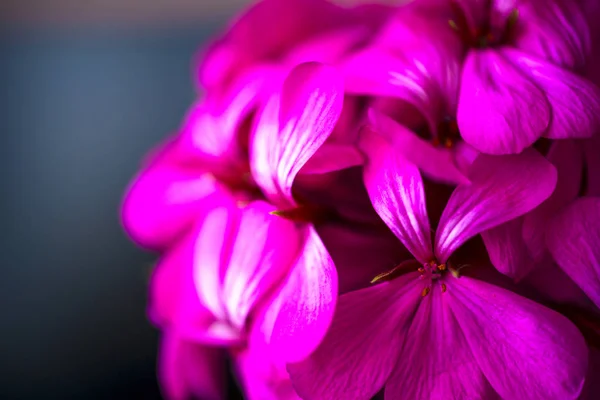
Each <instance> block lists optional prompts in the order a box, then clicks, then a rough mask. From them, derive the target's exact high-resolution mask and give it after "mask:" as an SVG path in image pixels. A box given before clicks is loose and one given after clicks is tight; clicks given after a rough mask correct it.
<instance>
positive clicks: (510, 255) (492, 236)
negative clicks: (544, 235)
mask: <svg viewBox="0 0 600 400" xmlns="http://www.w3.org/2000/svg"><path fill="white" fill-rule="evenodd" d="M522 230H523V218H515V219H513V220H511V221H508V222H505V223H504V224H502V225H499V226H497V227H495V228H492V229H489V230H487V231H483V232H481V237H482V238H483V242H484V243H485V248H486V250H487V252H488V254H489V257H490V261H491V262H492V265H494V267H496V269H497V270H498V271H500V272H502V273H503V274H504V275H507V276H510V277H511V278H513V279H514V280H515V281H519V280H521V279H522V278H523V277H525V276H526V275H527V274H528V273H529V272H530V271H531V270H532V269H534V268H535V266H536V264H535V262H534V261H533V260H532V259H531V258H530V257H529V252H528V250H527V246H526V245H525V241H524V240H523V236H522V235H521V232H522Z"/></svg>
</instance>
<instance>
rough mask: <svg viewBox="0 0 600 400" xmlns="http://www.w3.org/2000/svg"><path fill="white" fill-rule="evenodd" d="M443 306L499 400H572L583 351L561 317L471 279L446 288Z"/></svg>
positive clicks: (584, 365)
mask: <svg viewBox="0 0 600 400" xmlns="http://www.w3.org/2000/svg"><path fill="white" fill-rule="evenodd" d="M447 283H448V291H447V293H446V295H448V296H449V299H448V303H449V304H450V307H451V309H452V312H453V314H454V317H455V318H456V320H457V321H458V324H459V326H460V328H461V330H462V332H463V333H464V335H465V338H466V342H467V343H468V344H469V347H470V349H471V351H472V352H473V355H474V357H475V359H476V360H477V362H478V364H479V367H480V368H481V370H482V371H483V373H484V374H485V376H486V378H487V380H488V381H489V382H490V384H491V385H492V387H493V388H494V390H495V391H496V392H497V393H498V394H499V395H500V397H501V398H503V399H527V398H536V399H548V400H552V399H554V400H567V399H576V398H577V397H578V396H579V393H580V392H581V389H582V387H583V383H584V380H585V376H586V372H587V355H588V350H587V345H586V343H585V340H584V339H583V336H582V335H581V333H580V332H579V330H578V329H577V328H576V327H575V325H573V324H572V323H571V322H570V321H569V320H568V319H566V318H565V317H563V316H562V315H560V314H558V313H556V312H554V311H552V310H550V309H547V308H545V307H544V306H542V305H540V304H538V303H536V302H533V301H531V300H528V299H525V298H523V297H521V296H519V295H517V294H515V293H512V292H509V291H507V290H504V289H501V288H499V287H497V286H494V285H490V284H487V283H484V282H481V281H478V280H476V279H472V278H468V277H461V278H460V279H450V280H449V281H448V282H447Z"/></svg>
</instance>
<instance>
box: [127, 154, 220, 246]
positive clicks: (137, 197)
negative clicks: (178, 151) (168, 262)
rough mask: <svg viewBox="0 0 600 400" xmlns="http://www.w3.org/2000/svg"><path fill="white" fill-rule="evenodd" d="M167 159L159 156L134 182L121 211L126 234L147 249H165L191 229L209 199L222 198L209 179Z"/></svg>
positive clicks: (214, 183) (206, 175)
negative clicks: (212, 197)
mask: <svg viewBox="0 0 600 400" xmlns="http://www.w3.org/2000/svg"><path fill="white" fill-rule="evenodd" d="M166 151H167V152H169V151H170V150H166ZM168 157H170V156H169V155H166V156H165V155H161V156H159V157H158V158H157V159H156V160H154V161H152V162H151V164H150V165H149V166H148V167H147V169H146V170H145V171H142V172H141V173H140V174H139V176H138V177H137V178H135V180H134V182H133V183H132V184H131V186H130V188H129V189H128V191H127V195H126V196H125V199H124V201H123V206H122V209H121V220H122V222H123V225H124V227H125V230H126V231H127V233H128V234H129V235H130V236H131V237H132V238H133V239H134V240H135V241H136V242H138V243H139V244H140V245H142V246H144V247H148V248H164V247H165V246H167V245H168V244H169V243H171V242H172V241H173V240H174V239H175V238H176V237H177V236H178V235H179V234H181V233H182V232H184V231H185V230H186V229H187V228H190V225H191V224H193V223H194V220H195V218H196V217H197V216H198V215H199V214H200V213H201V211H202V207H203V204H204V203H205V202H207V201H210V197H211V196H213V195H217V194H218V195H220V196H224V195H225V194H224V192H223V190H222V189H221V188H220V187H219V184H218V183H217V182H216V181H215V179H214V178H213V177H212V175H210V174H209V173H207V172H206V171H203V170H202V169H196V168H189V167H184V166H180V165H177V164H176V163H174V162H171V161H167V160H166V158H168Z"/></svg>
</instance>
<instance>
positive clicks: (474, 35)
mask: <svg viewBox="0 0 600 400" xmlns="http://www.w3.org/2000/svg"><path fill="white" fill-rule="evenodd" d="M452 8H453V10H454V15H455V17H454V18H453V19H450V20H449V21H448V23H449V25H450V27H451V28H452V29H453V30H454V31H456V32H457V34H458V35H459V36H460V38H461V39H462V41H463V43H464V44H465V45H466V46H468V47H471V48H479V49H483V48H490V47H497V46H500V45H503V44H507V43H508V42H509V41H510V40H511V38H512V37H513V35H514V32H515V26H516V23H517V19H518V17H519V11H518V10H516V9H515V10H513V11H512V12H511V13H510V15H509V17H508V18H507V19H506V22H505V23H504V24H503V25H500V26H493V25H492V23H491V18H488V19H487V20H486V21H484V22H483V23H481V24H479V26H477V27H475V29H472V28H471V27H470V25H469V22H468V20H467V17H466V15H465V13H464V11H463V9H462V8H461V7H460V6H459V5H458V4H457V3H456V2H452ZM490 11H491V10H490Z"/></svg>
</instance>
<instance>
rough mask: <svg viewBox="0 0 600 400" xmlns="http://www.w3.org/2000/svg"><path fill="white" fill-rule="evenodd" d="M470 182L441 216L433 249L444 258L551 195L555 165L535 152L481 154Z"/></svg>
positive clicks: (451, 198)
mask: <svg viewBox="0 0 600 400" xmlns="http://www.w3.org/2000/svg"><path fill="white" fill-rule="evenodd" d="M469 179H470V180H471V184H464V185H459V186H457V188H456V189H455V190H454V192H453V193H452V196H451V197H450V199H449V200H448V204H447V205H446V208H445V209H444V212H443V214H442V216H441V218H440V223H439V226H438V229H437V232H436V239H435V243H436V245H435V251H436V256H437V257H438V259H439V260H440V261H441V262H445V261H446V260H447V259H448V257H450V255H451V254H452V253H453V252H454V251H455V250H456V249H458V248H459V247H460V246H461V245H462V244H463V243H465V242H466V241H467V240H468V239H470V238H472V237H473V236H475V235H477V234H479V233H481V232H483V231H486V230H488V229H492V228H494V227H496V226H498V225H501V224H503V223H504V222H507V221H510V220H511V219H513V218H517V217H519V216H521V215H523V214H525V213H527V212H529V211H531V210H532V209H534V208H535V207H537V206H538V205H539V204H540V203H542V202H543V201H544V200H546V199H547V198H548V196H550V194H551V193H552V191H553V190H554V188H555V186H556V169H555V168H554V167H553V166H552V164H550V163H549V162H548V161H547V160H546V159H545V158H544V157H542V156H541V155H540V154H539V153H538V152H537V151H535V150H533V149H528V150H526V151H525V152H523V153H521V154H518V155H507V156H488V155H483V154H482V155H480V156H479V157H478V158H477V159H476V160H475V162H474V163H473V165H472V166H471V170H470V174H469Z"/></svg>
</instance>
